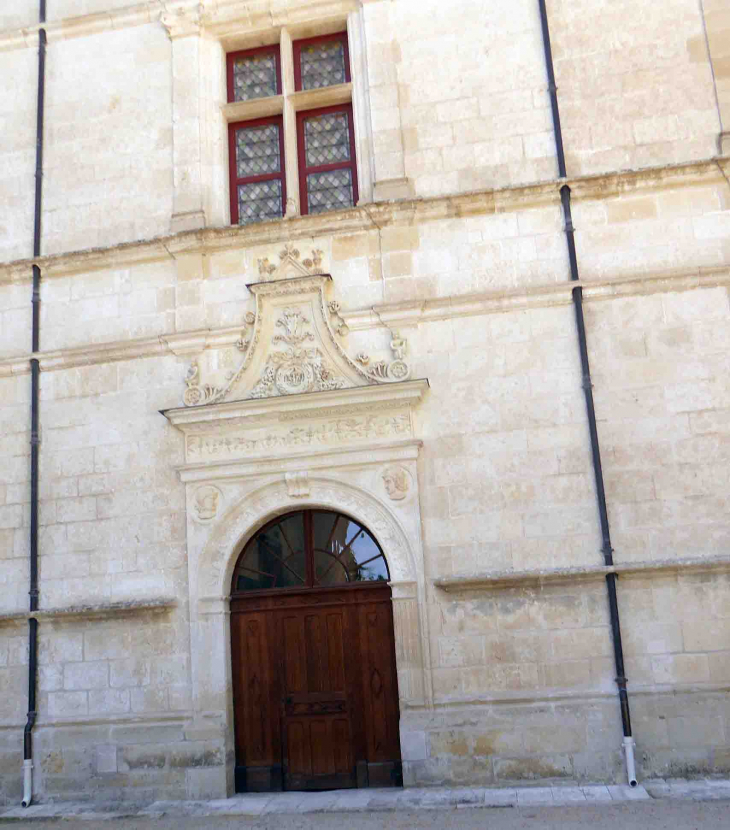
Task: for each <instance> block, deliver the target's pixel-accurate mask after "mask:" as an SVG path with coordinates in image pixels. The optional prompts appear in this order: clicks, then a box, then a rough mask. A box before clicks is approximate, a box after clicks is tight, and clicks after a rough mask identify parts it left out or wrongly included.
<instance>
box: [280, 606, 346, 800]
mask: <svg viewBox="0 0 730 830" xmlns="http://www.w3.org/2000/svg"><path fill="white" fill-rule="evenodd" d="M349 616H350V612H349V609H348V608H347V607H346V606H345V607H338V608H312V609H300V610H299V611H298V613H297V614H296V616H295V615H294V613H293V612H292V611H287V612H285V615H284V630H285V632H286V634H285V648H284V655H283V660H284V665H285V671H284V676H285V677H286V681H287V682H286V687H285V688H284V689H283V692H282V693H283V696H284V714H283V723H282V727H283V731H284V750H285V752H284V788H285V789H310V790H311V789H331V788H332V787H354V786H356V778H355V771H354V765H353V759H352V728H351V725H350V720H351V718H350V710H351V706H352V701H351V700H350V698H351V695H348V693H347V690H346V688H345V650H344V638H343V631H344V629H346V628H349V626H348V625H347V623H348V618H349ZM289 643H292V645H293V646H294V644H296V645H295V647H292V648H289V647H287V646H288V644H289ZM295 662H296V663H297V666H296V667H295V666H293V665H292V664H293V663H295ZM302 669H304V670H305V671H304V672H302ZM338 744H339V745H338Z"/></svg>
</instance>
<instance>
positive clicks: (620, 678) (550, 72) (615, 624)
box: [538, 0, 637, 787]
mask: <svg viewBox="0 0 730 830" xmlns="http://www.w3.org/2000/svg"><path fill="white" fill-rule="evenodd" d="M538 2H539V5H540V23H541V25H542V43H543V48H544V51H545V66H546V68H547V76H548V90H549V91H550V107H551V109H552V113H553V129H554V133H555V148H556V151H557V157H558V174H559V177H560V178H561V179H565V178H567V172H566V168H565V149H564V147H563V131H562V129H561V126H560V109H559V108H558V87H557V85H556V83H555V71H554V67H553V53H552V47H551V45H550V28H549V25H548V16H547V8H546V6H545V0H538ZM560 201H561V202H562V205H563V221H564V225H565V239H566V241H567V243H568V258H569V260H570V279H571V281H574V282H577V281H578V280H580V275H579V273H578V257H577V255H576V251H575V234H574V228H573V215H572V213H571V209H570V188H569V187H568V185H567V184H564V185H563V186H562V187H561V188H560ZM572 296H573V308H574V310H575V324H576V329H577V331H578V347H579V349H580V365H581V371H582V374H583V392H584V394H585V399H586V412H587V415H588V428H589V431H590V436H591V455H592V457H593V472H594V475H595V479H596V499H597V501H598V514H599V516H600V520H601V538H602V547H601V552H602V554H603V561H604V564H605V565H606V566H607V567H611V566H613V548H612V546H611V531H610V528H609V524H608V510H607V507H606V490H605V487H604V483H603V467H602V465H601V449H600V446H599V443H598V428H597V426H596V408H595V404H594V401H593V384H592V382H591V367H590V363H589V361H588V344H587V340H586V326H585V319H584V317H583V289H582V288H581V287H580V286H576V287H575V288H574V289H573V291H572ZM606 587H607V589H608V606H609V611H610V615H611V632H612V634H613V654H614V661H615V663H616V683H617V685H618V696H619V703H620V706H621V723H622V725H623V731H624V739H631V738H632V734H631V713H630V711H629V693H628V691H627V690H626V685H627V682H628V680H627V677H626V672H625V669H624V650H623V645H622V642H621V621H620V620H619V615H618V600H617V597H616V574H614V573H610V574H606ZM624 747H625V748H626V753H627V767H628V770H627V771H628V777H629V783H630V784H631V786H632V787H635V786H636V783H637V782H636V777H635V773H634V770H633V741H630V743H629V744H628V745H627V741H626V740H624ZM629 753H630V754H631V759H630V760H629V757H628V756H629Z"/></svg>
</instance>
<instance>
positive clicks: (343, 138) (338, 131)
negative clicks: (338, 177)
mask: <svg viewBox="0 0 730 830" xmlns="http://www.w3.org/2000/svg"><path fill="white" fill-rule="evenodd" d="M304 148H305V152H306V157H307V167H319V165H321V164H335V163H337V162H338V161H349V160H350V130H349V119H348V117H347V113H346V112H329V113H326V114H325V115H317V116H315V117H314V118H307V119H306V120H305V121H304Z"/></svg>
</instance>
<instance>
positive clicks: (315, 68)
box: [300, 41, 347, 89]
mask: <svg viewBox="0 0 730 830" xmlns="http://www.w3.org/2000/svg"><path fill="white" fill-rule="evenodd" d="M300 61H301V63H300V66H301V71H302V89H319V88H320V87H323V86H333V85H334V84H344V83H345V81H346V79H347V76H346V74H345V47H344V45H343V44H342V42H341V41H327V42H325V43H313V44H312V45H311V46H303V47H302V51H301V52H300Z"/></svg>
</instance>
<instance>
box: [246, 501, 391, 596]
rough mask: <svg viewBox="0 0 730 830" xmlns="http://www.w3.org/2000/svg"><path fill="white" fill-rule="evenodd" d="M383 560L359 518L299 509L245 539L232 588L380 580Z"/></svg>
mask: <svg viewBox="0 0 730 830" xmlns="http://www.w3.org/2000/svg"><path fill="white" fill-rule="evenodd" d="M389 579H390V574H389V573H388V564H387V562H386V561H385V556H384V555H383V551H382V550H381V549H380V545H379V544H378V543H377V542H376V541H375V539H374V537H373V536H372V534H371V533H370V531H368V530H367V529H366V528H365V527H363V526H362V525H361V524H360V523H359V522H356V521H355V520H354V519H351V518H350V517H349V516H345V515H344V514H343V513H334V512H332V511H329V510H299V511H297V512H296V513H289V514H287V515H286V516H282V517H280V518H278V519H275V520H274V521H273V522H270V523H269V524H267V525H266V526H265V527H264V528H262V529H261V530H259V532H258V533H257V534H256V535H255V536H254V537H253V538H252V539H251V540H250V541H249V543H248V544H247V545H246V547H245V548H244V549H243V553H242V554H241V556H240V557H239V559H238V563H237V564H236V570H235V572H234V574H233V585H232V590H233V593H234V594H237V593H241V592H243V591H262V590H271V589H277V588H278V589H282V588H288V589H290V590H292V589H296V588H325V587H328V586H335V585H339V586H342V585H346V584H348V583H353V584H362V583H363V582H384V581H388V580H389Z"/></svg>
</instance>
